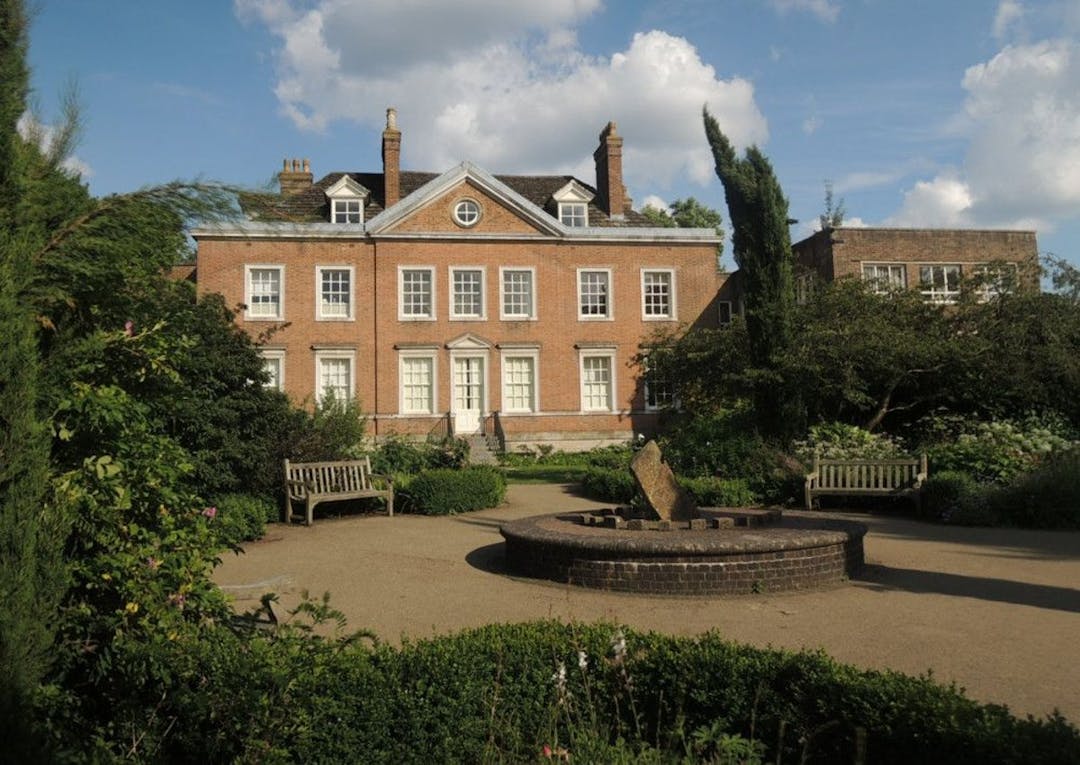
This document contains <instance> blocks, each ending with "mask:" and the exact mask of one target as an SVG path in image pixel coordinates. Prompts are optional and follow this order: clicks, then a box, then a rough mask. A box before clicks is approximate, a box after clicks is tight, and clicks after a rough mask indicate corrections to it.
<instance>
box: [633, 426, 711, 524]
mask: <svg viewBox="0 0 1080 765" xmlns="http://www.w3.org/2000/svg"><path fill="white" fill-rule="evenodd" d="M630 472H631V473H633V475H634V482H635V483H636V484H637V486H638V489H640V490H641V494H642V496H644V497H645V504H646V505H647V506H648V508H649V509H650V510H651V511H652V512H653V513H655V515H656V518H657V519H659V520H663V521H690V520H693V519H694V518H697V517H698V509H697V505H696V504H695V503H694V500H693V498H692V497H691V496H690V495H689V494H687V493H686V492H685V491H684V490H683V488H682V487H681V486H679V484H678V482H676V480H675V474H674V473H672V472H671V468H669V467H668V466H667V465H666V464H665V463H664V461H663V460H662V459H661V458H660V447H659V446H657V445H656V441H649V443H647V444H645V446H644V447H643V448H642V449H641V451H639V452H638V453H637V454H635V455H634V459H633V460H631V461H630Z"/></svg>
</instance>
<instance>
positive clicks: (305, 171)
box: [278, 159, 312, 197]
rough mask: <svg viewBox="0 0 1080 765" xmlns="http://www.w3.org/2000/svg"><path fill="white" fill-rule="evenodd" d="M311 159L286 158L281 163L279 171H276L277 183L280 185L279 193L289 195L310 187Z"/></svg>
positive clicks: (284, 195)
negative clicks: (290, 159)
mask: <svg viewBox="0 0 1080 765" xmlns="http://www.w3.org/2000/svg"><path fill="white" fill-rule="evenodd" d="M311 181H312V176H311V160H309V159H305V160H302V161H301V160H299V159H293V160H292V161H291V162H290V161H289V160H288V159H286V160H285V161H284V162H282V163H281V172H280V173H278V183H279V184H280V186H281V195H282V196H283V197H291V196H292V195H293V194H299V193H301V192H303V191H307V190H308V189H310V188H311Z"/></svg>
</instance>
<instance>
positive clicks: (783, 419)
mask: <svg viewBox="0 0 1080 765" xmlns="http://www.w3.org/2000/svg"><path fill="white" fill-rule="evenodd" d="M703 116H704V121H705V135H706V137H707V138H708V141H709V146H710V147H711V149H712V153H713V159H714V160H715V162H716V174H717V175H718V176H719V178H720V181H721V183H723V185H724V195H725V197H726V199H727V206H728V216H729V218H730V219H731V225H732V227H733V229H734V235H733V236H732V249H733V254H734V257H735V263H736V264H737V265H738V266H739V269H740V276H741V278H742V284H743V291H744V295H745V306H746V329H747V333H748V336H749V341H750V353H751V363H752V364H753V366H754V367H755V378H756V382H755V385H754V407H755V410H756V416H757V421H758V427H759V428H760V429H761V431H762V433H763V434H764V435H766V436H770V437H774V438H779V439H781V440H786V439H788V438H790V437H792V436H793V435H794V434H796V433H797V432H799V429H800V427H801V424H802V421H803V419H804V416H803V412H802V407H801V405H800V402H799V393H798V388H797V386H796V385H794V384H792V381H790V380H785V379H784V378H783V376H782V375H781V374H780V373H779V371H778V370H779V368H780V364H779V362H780V361H781V360H782V359H783V358H784V356H785V354H786V353H787V351H788V349H789V348H790V347H791V340H792V330H793V321H794V318H793V317H794V310H795V287H794V276H793V268H792V258H793V256H792V252H791V236H790V234H789V232H788V225H789V221H788V203H787V199H785V198H784V194H783V191H782V190H781V189H780V183H779V182H778V181H777V180H776V176H775V175H774V174H773V169H772V166H771V165H770V164H769V160H768V159H767V158H766V157H765V155H764V154H762V153H761V151H759V150H758V148H757V147H756V146H752V147H750V148H749V149H747V151H746V157H745V158H743V159H740V158H738V157H736V155H735V149H734V147H733V146H732V145H731V142H730V141H729V140H728V138H727V136H725V135H724V133H723V132H722V131H721V130H720V126H719V125H718V124H717V122H716V119H715V118H714V117H713V116H712V115H711V114H709V111H708V109H705V110H704V115H703Z"/></svg>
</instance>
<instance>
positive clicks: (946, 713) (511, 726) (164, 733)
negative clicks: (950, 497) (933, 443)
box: [116, 622, 1080, 765]
mask: <svg viewBox="0 0 1080 765" xmlns="http://www.w3.org/2000/svg"><path fill="white" fill-rule="evenodd" d="M219 631H220V632H221V633H222V634H221V635H220V636H208V639H207V640H205V641H202V642H201V643H199V644H198V646H197V650H194V649H195V647H191V646H189V647H185V646H182V645H175V644H172V645H168V646H166V650H170V651H174V652H179V653H180V655H179V656H178V657H174V658H173V659H172V660H171V666H172V667H173V668H174V672H175V673H176V674H175V677H177V679H178V682H176V685H175V687H174V688H170V689H169V692H168V693H166V694H164V695H159V696H158V698H156V699H155V698H151V697H150V695H149V693H148V701H150V702H153V703H147V704H145V705H143V706H142V707H139V706H135V705H133V706H132V707H130V708H124V709H120V710H117V715H118V719H116V730H118V731H122V730H127V729H128V728H132V729H136V730H140V731H142V732H143V733H144V734H145V735H146V745H147V746H150V745H151V744H156V745H157V746H158V751H159V752H168V753H169V758H170V760H171V761H178V762H179V761H200V762H202V761H205V762H225V761H245V762H247V761H258V762H365V763H412V762H416V763H420V762H533V761H536V760H537V759H538V758H539V755H540V752H541V751H542V749H543V748H544V747H545V746H548V747H551V748H552V749H553V750H555V751H558V749H559V748H565V749H566V750H568V751H569V754H570V756H571V761H573V762H607V761H615V759H616V754H618V755H619V757H618V758H617V759H618V761H620V762H687V761H720V760H718V759H711V755H709V754H707V752H706V749H707V748H708V747H709V746H714V747H715V746H717V745H718V744H719V743H721V742H722V741H723V740H724V738H725V737H727V738H728V741H727V744H726V745H731V744H732V743H735V744H738V745H740V746H745V745H746V744H747V743H748V742H747V739H749V738H751V737H753V738H754V739H755V740H756V742H757V744H758V746H759V747H760V748H762V749H763V750H764V751H763V755H764V760H765V761H767V762H800V761H801V762H807V763H838V762H852V761H853V760H854V750H855V746H856V744H855V742H856V737H857V735H858V733H857V731H859V730H860V729H861V730H863V731H865V743H866V747H867V752H866V754H867V759H866V761H867V762H873V763H885V764H886V765H888V764H889V763H898V764H899V763H903V764H905V765H907V763H913V762H948V763H956V764H962V763H978V764H979V765H987V764H988V763H1033V764H1035V765H1049V764H1051V763H1063V764H1064V763H1076V762H1080V733H1078V731H1077V729H1076V728H1075V727H1074V726H1073V725H1072V724H1070V723H1069V722H1068V721H1066V720H1065V719H1064V718H1061V717H1060V716H1052V717H1048V718H1046V719H1044V720H1034V719H1018V718H1016V717H1014V716H1012V715H1010V714H1009V713H1008V710H1007V709H1006V708H1005V707H1001V706H994V705H983V704H979V703H976V702H974V701H972V700H970V699H968V698H966V697H965V696H964V695H963V693H962V692H961V691H959V690H957V689H956V688H955V687H945V686H941V685H938V684H936V683H935V682H932V681H931V680H929V679H927V678H914V677H909V676H905V675H902V674H899V673H894V672H878V671H869V670H859V669H855V668H853V667H850V666H845V665H842V664H839V663H837V662H835V661H834V660H832V659H830V658H829V657H827V656H825V655H824V654H823V653H820V652H810V653H805V652H804V653H791V652H787V651H778V650H772V649H760V648H754V647H750V646H744V645H738V644H735V643H731V642H728V641H725V640H723V639H722V638H721V637H720V636H718V635H717V634H715V633H710V634H706V635H703V636H699V637H694V638H690V637H672V636H665V635H659V634H655V633H637V632H634V631H631V630H623V629H620V628H616V627H613V626H611V625H605V624H596V625H563V624H558V623H555V622H538V623H531V624H519V625H493V626H488V627H483V628H480V629H476V630H472V631H468V632H463V633H460V634H456V635H451V636H447V637H439V638H434V639H430V640H424V641H420V642H415V643H406V644H405V645H403V646H402V647H401V648H391V647H388V646H384V645H375V646H371V645H369V644H368V643H366V642H357V641H346V642H341V641H330V640H320V639H311V638H309V637H305V636H303V635H297V634H296V633H295V632H290V631H289V630H288V629H286V630H285V631H284V632H281V633H279V635H278V636H277V637H263V636H255V637H252V638H249V639H242V638H240V637H237V636H235V635H234V634H232V633H229V632H227V631H225V630H219ZM210 637H213V638H214V639H210ZM196 680H197V682H195V681H196ZM140 714H141V715H143V717H142V718H137V716H138V715H140ZM132 715H134V716H136V718H137V719H128V718H129V716H132ZM118 738H120V736H118ZM710 741H711V742H712V743H711V744H710ZM128 743H129V742H127V741H124V742H120V744H118V746H126V745H127V744H128ZM144 751H146V750H144ZM714 751H715V750H714ZM624 755H631V756H630V757H625V756H624Z"/></svg>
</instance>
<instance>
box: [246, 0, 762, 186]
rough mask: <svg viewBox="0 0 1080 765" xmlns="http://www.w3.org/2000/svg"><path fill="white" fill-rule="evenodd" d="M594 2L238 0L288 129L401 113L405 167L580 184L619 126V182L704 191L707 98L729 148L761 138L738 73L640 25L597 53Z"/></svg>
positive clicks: (749, 89) (709, 167) (708, 173)
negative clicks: (265, 48) (609, 50)
mask: <svg viewBox="0 0 1080 765" xmlns="http://www.w3.org/2000/svg"><path fill="white" fill-rule="evenodd" d="M599 7H600V1H599V0H552V1H549V2H546V3H535V2H531V0H528V1H526V0H519V1H518V2H506V1H505V0H460V1H459V2H457V3H454V4H445V3H443V2H441V0H417V1H416V2H410V3H403V2H400V0H375V1H373V2H372V1H369V2H365V3H359V2H348V1H347V0H317V1H316V2H314V3H312V2H311V1H310V0H304V2H301V0H236V9H237V13H238V14H239V15H240V16H241V17H242V18H245V19H251V20H255V21H257V22H259V23H262V24H265V25H266V26H267V27H268V28H269V29H270V31H271V32H272V33H273V34H275V35H276V36H277V37H279V38H280V40H281V48H280V49H279V51H278V52H277V59H278V70H279V80H278V83H277V86H276V89H275V92H276V94H277V96H278V99H279V100H280V102H281V104H282V108H283V110H284V111H285V113H286V114H288V115H289V117H290V118H291V119H292V120H293V121H294V122H295V123H296V124H297V125H298V126H300V127H301V128H305V129H310V130H315V131H319V130H323V129H325V128H326V127H327V126H328V125H329V124H331V123H332V122H334V121H338V120H345V121H352V122H356V123H360V124H363V125H366V126H368V127H371V128H375V129H378V128H381V126H382V124H383V115H384V114H385V108H386V107H387V106H395V107H397V109H398V123H399V125H400V127H401V129H402V133H403V137H402V156H403V164H404V165H405V166H406V167H411V168H418V169H420V168H422V169H430V170H442V169H445V168H447V167H449V166H451V165H452V164H454V163H456V162H459V161H461V160H462V159H468V160H471V161H474V162H476V163H477V164H479V165H481V166H482V167H485V168H486V169H488V170H491V171H493V172H568V173H574V174H576V175H578V176H580V177H582V178H583V179H586V180H588V179H590V178H591V177H592V157H591V153H592V150H593V149H594V148H595V146H596V143H597V135H598V133H599V131H600V129H601V128H602V127H603V126H604V125H605V124H606V123H607V122H608V121H609V120H615V121H617V123H618V130H619V133H620V134H621V135H623V136H624V137H625V139H626V143H625V146H624V163H623V166H624V172H625V178H626V182H627V184H628V185H629V186H631V187H634V186H638V185H642V186H645V185H647V186H648V187H649V188H650V189H655V188H657V187H661V188H663V187H666V186H667V185H668V184H670V183H671V182H673V181H674V179H675V178H676V177H679V176H681V177H688V178H690V179H691V180H694V181H696V182H698V183H701V184H704V183H707V182H709V181H710V180H711V179H712V178H713V162H712V157H711V155H710V153H709V150H708V146H707V144H706V142H705V141H704V137H703V131H702V126H701V107H702V105H703V104H707V105H708V108H709V110H710V112H712V114H713V115H714V116H715V117H716V118H717V120H718V121H719V123H720V125H721V127H722V128H723V129H724V130H725V131H726V132H727V134H728V135H729V137H731V139H732V141H733V142H734V143H735V144H736V145H738V146H740V147H743V146H747V145H749V144H751V143H762V142H764V141H765V140H766V139H767V137H768V131H767V127H766V122H765V118H764V117H763V116H762V114H761V112H760V111H759V110H758V107H757V105H756V103H755V101H754V89H753V86H752V85H751V83H750V82H748V81H746V80H743V79H740V78H731V79H726V80H725V79H721V78H720V77H718V76H717V73H716V71H715V70H714V69H713V68H712V67H711V66H709V65H708V64H706V63H705V62H703V61H702V60H701V57H700V55H699V54H698V52H697V50H696V49H695V48H694V46H693V45H691V44H690V43H689V42H688V41H687V40H685V39H683V38H681V37H674V36H672V35H669V34H666V33H665V32H661V31H651V32H647V33H642V34H637V35H635V36H634V38H633V40H632V41H631V42H630V44H629V46H628V47H627V48H626V49H625V50H623V51H620V52H618V53H615V54H613V55H612V56H611V57H610V58H607V57H600V56H595V55H590V54H589V53H587V52H585V51H583V50H581V48H580V46H579V45H578V41H577V36H576V34H575V32H574V27H575V25H577V24H580V23H581V22H582V21H583V20H584V19H585V18H587V17H588V16H589V15H591V14H592V13H593V12H595V11H596V10H598V9H599Z"/></svg>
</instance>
